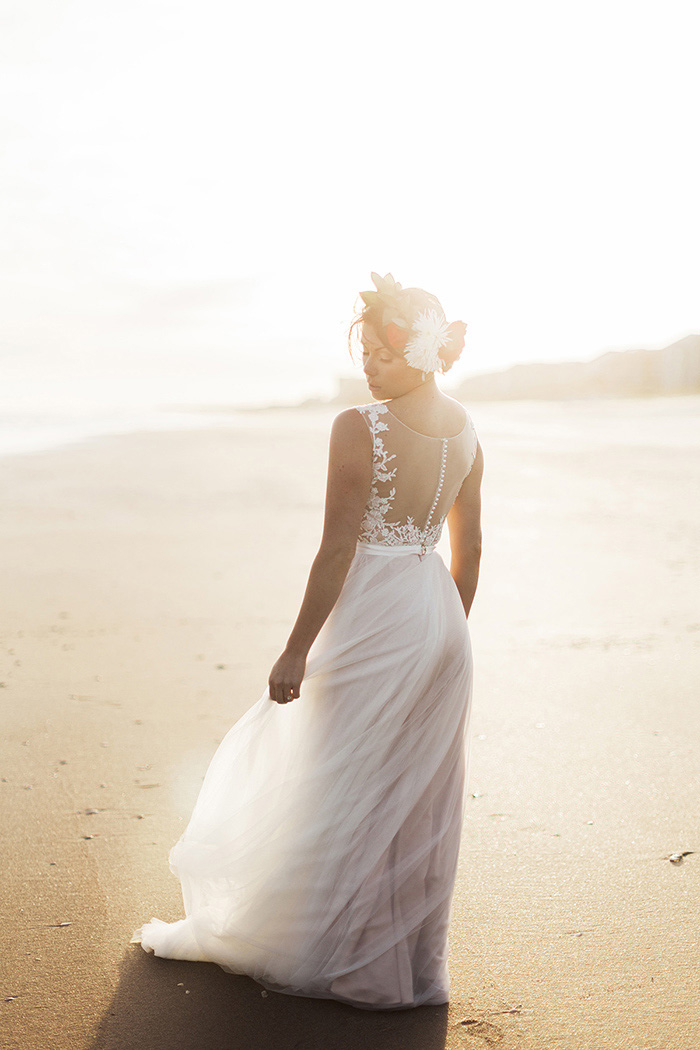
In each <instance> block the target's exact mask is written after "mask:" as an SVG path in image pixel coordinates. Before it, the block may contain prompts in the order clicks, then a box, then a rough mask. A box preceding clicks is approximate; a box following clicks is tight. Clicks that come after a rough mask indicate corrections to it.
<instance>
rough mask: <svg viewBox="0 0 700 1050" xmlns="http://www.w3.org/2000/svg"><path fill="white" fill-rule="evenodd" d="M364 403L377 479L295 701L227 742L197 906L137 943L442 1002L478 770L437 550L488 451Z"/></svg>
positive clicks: (207, 802) (181, 867) (207, 811)
mask: <svg viewBox="0 0 700 1050" xmlns="http://www.w3.org/2000/svg"><path fill="white" fill-rule="evenodd" d="M356 411H358V412H360V413H361V415H362V417H363V418H364V420H365V421H366V423H367V425H368V427H369V430H370V432H371V435H372V443H373V480H372V488H371V495H370V497H369V500H368V503H367V506H366V509H365V514H364V518H363V521H362V526H361V531H360V536H359V539H358V543H357V549H356V553H355V555H354V558H353V561H352V564H351V567H350V570H349V572H348V575H347V577H346V580H345V583H344V585H343V588H342V591H341V594H340V596H339V598H338V601H337V602H336V604H335V606H334V608H333V610H332V612H331V614H330V616H329V617H328V619H327V620H326V622H325V624H324V626H323V628H322V629H321V631H320V633H319V635H318V636H317V638H316V641H315V642H314V644H313V646H312V648H311V650H310V652H309V657H308V660H307V667H306V674H305V677H304V680H303V683H302V686H301V691H300V692H301V695H300V697H299V698H298V699H296V700H294V701H292V702H291V703H289V704H283V705H279V704H277V703H274V702H272V701H271V700H270V698H269V693H268V692H265V694H264V695H263V696H262V697H261V698H260V700H259V701H258V702H257V703H256V704H255V705H254V706H253V707H252V708H251V709H250V710H249V711H248V712H247V714H245V715H244V716H243V717H242V718H241V719H240V720H239V721H238V722H237V723H236V724H235V725H234V726H233V728H232V729H231V730H230V731H229V732H228V734H227V735H226V736H225V737H224V739H223V741H222V743H221V744H220V746H219V748H218V750H217V752H216V754H215V755H214V758H213V759H212V762H211V764H210V766H209V769H208V771H207V774H206V777H205V779H204V782H203V784H202V787H201V791H200V794H199V797H198V800H197V802H196V805H195V808H194V811H193V813H192V817H191V819H190V822H189V825H188V827H187V829H186V830H185V832H184V834H183V835H182V837H181V838H180V840H179V841H178V842H177V844H176V845H175V846H174V847H173V849H172V850H171V852H170V868H171V871H173V872H174V873H175V874H176V875H177V876H178V878H179V879H180V882H181V886H182V895H183V901H184V909H185V914H186V918H184V919H181V920H179V921H177V922H174V923H164V922H162V921H161V920H159V919H155V918H154V919H152V920H151V922H149V923H146V924H145V925H144V926H142V927H141V928H140V929H139V930H137V931H136V933H135V934H134V937H133V941H132V943H140V944H141V945H142V947H143V948H144V949H145V950H146V951H152V952H154V953H155V954H156V955H158V956H162V957H165V958H171V959H189V960H195V961H210V962H215V963H218V965H219V966H221V967H222V968H223V969H224V970H227V971H229V972H231V973H239V974H248V975H249V976H250V977H253V978H254V979H255V980H256V981H258V982H259V983H260V984H261V985H262V986H263V987H265V988H267V989H270V990H273V991H277V992H285V993H289V994H294V995H302V996H313V997H315V998H327V999H335V1000H340V1001H342V1002H346V1003H351V1004H352V1005H353V1006H357V1007H360V1008H363V1009H401V1008H406V1007H416V1006H420V1005H423V1004H438V1003H445V1002H447V1001H448V999H449V974H448V967H447V951H448V926H449V920H450V910H451V902H452V896H453V891H454V883H455V878H456V869H457V859H458V852H459V844H460V832H461V827H462V820H463V814H464V798H465V786H466V777H467V771H468V757H469V747H468V724H469V717H470V710H471V694H472V653H471V643H470V638H469V631H468V627H467V618H466V616H465V613H464V608H463V606H462V603H461V600H460V597H459V593H458V591H457V587H456V584H455V582H454V580H453V579H452V577H451V576H450V574H449V572H448V570H447V568H446V566H445V564H444V562H443V561H442V559H441V557H440V555H439V554H437V553H436V552H435V551H434V546H435V544H436V543H437V541H438V539H439V538H440V533H441V530H442V526H443V523H444V520H445V517H446V515H447V512H448V511H449V509H450V507H451V506H452V503H453V502H454V500H455V498H456V496H457V494H458V492H459V490H460V487H461V485H462V483H463V481H464V479H465V477H466V475H467V474H468V473H469V471H470V469H471V467H472V464H473V462H474V457H475V455H476V445H477V440H476V433H475V430H474V425H473V423H472V421H471V418H470V417H469V416H468V415H467V418H466V422H465V425H464V428H463V430H462V431H461V432H460V433H459V434H457V435H455V436H453V437H447V438H434V437H428V436H426V435H423V434H419V433H418V432H416V431H414V430H412V429H410V428H409V427H407V426H406V425H405V424H403V423H402V422H401V421H399V420H398V418H397V417H396V416H394V415H393V413H392V412H391V411H390V408H389V407H388V406H387V405H386V404H383V403H377V404H370V405H364V406H361V407H359V408H358V409H357V410H356Z"/></svg>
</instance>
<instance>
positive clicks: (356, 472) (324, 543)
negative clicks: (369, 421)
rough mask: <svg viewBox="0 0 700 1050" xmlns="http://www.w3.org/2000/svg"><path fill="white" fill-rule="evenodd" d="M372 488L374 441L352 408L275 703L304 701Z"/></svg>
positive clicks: (344, 418) (274, 682) (338, 432)
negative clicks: (311, 663) (319, 639)
mask: <svg viewBox="0 0 700 1050" xmlns="http://www.w3.org/2000/svg"><path fill="white" fill-rule="evenodd" d="M371 485H372V438H371V435H370V432H369V430H368V428H367V425H366V423H365V421H364V419H363V418H362V416H361V414H360V413H359V412H357V411H356V410H355V409H352V408H351V409H347V410H346V411H345V412H341V413H340V414H339V415H338V416H336V418H335V420H334V421H333V427H332V429H331V437H330V450H329V456H328V483H327V486H326V507H325V515H324V522H323V536H322V538H321V545H320V547H319V549H318V554H317V555H316V557H315V558H314V561H313V564H312V566H311V571H310V573H309V582H308V583H307V585H306V592H305V593H304V599H303V601H302V603H301V609H300V610H299V615H298V616H297V619H296V623H295V624H294V627H293V628H292V633H291V634H290V636H289V640H288V641H287V645H286V646H285V649H284V652H283V653H282V655H281V656H280V657H279V659H278V660H277V662H276V663H275V665H274V667H273V668H272V671H271V672H270V678H269V683H268V684H269V691H270V699H271V700H274V701H275V702H276V703H278V704H284V703H288V702H289V701H290V700H293V699H294V698H295V697H298V696H299V690H300V687H301V682H302V679H303V677H304V672H305V670H306V658H307V656H308V653H309V649H310V648H311V646H312V644H313V642H314V640H315V638H316V636H317V635H318V632H319V631H320V630H321V628H322V627H323V625H324V623H325V622H326V620H327V619H328V616H329V614H330V611H331V609H332V608H333V606H334V605H335V603H336V602H337V600H338V596H339V595H340V592H341V590H342V587H343V583H344V582H345V577H346V576H347V574H348V570H349V569H350V565H351V563H352V560H353V558H354V556H355V548H356V544H357V537H358V535H359V532H360V524H361V522H362V515H363V512H364V509H365V506H366V503H367V500H368V498H369V493H370V488H371Z"/></svg>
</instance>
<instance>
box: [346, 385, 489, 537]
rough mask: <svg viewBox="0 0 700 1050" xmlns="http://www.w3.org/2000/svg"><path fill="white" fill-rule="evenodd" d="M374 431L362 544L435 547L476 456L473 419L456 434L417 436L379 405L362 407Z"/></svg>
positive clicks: (371, 430) (468, 417) (362, 413)
mask: <svg viewBox="0 0 700 1050" xmlns="http://www.w3.org/2000/svg"><path fill="white" fill-rule="evenodd" d="M357 411H358V412H359V413H360V414H361V415H362V417H363V418H364V420H365V422H366V423H367V426H368V427H369V429H370V432H371V434H372V459H373V471H372V488H371V490H370V496H369V499H368V501H367V506H366V508H365V513H364V516H363V519H362V524H361V526H360V535H359V537H358V539H359V540H360V542H362V543H372V544H381V545H382V546H391V547H397V546H414V545H419V546H421V547H423V548H427V547H432V546H434V545H435V544H436V543H437V542H438V540H439V539H440V535H441V533H442V527H443V524H444V522H445V518H446V517H447V514H448V511H449V510H450V508H451V507H452V504H453V503H454V501H455V499H456V498H457V494H458V493H459V490H460V488H461V487H462V483H463V482H464V479H465V477H466V476H467V474H468V473H469V471H470V470H471V468H472V464H473V463H474V458H475V456H476V431H475V429H474V424H473V423H472V420H471V417H470V416H469V414H468V413H467V420H466V423H465V425H464V428H463V430H462V431H461V433H459V434H456V435H455V436H454V437H448V438H434V437H429V436H428V435H426V434H419V433H418V432H417V431H415V430H412V429H411V428H410V427H408V426H406V424H405V423H402V422H401V421H400V420H399V419H398V418H397V417H396V416H395V415H394V414H393V413H392V412H391V411H390V409H389V408H388V407H387V405H386V404H382V403H378V404H371V405H360V406H359V407H358V408H357Z"/></svg>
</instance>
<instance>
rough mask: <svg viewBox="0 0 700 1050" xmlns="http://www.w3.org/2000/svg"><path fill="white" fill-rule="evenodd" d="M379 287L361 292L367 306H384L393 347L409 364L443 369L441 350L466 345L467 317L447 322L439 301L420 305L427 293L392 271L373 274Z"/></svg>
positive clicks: (428, 369) (384, 321)
mask: <svg viewBox="0 0 700 1050" xmlns="http://www.w3.org/2000/svg"><path fill="white" fill-rule="evenodd" d="M372 280H373V281H374V284H375V287H376V291H374V290H372V291H369V292H360V296H361V297H362V299H363V301H364V303H365V304H366V305H367V306H372V307H382V314H381V323H382V327H383V328H384V330H385V332H386V337H387V340H388V342H389V344H390V346H391V347H392V348H393V349H394V350H402V351H403V354H404V357H405V359H406V362H407V364H409V365H411V367H412V368H419V369H420V370H421V372H423V374H424V375H425V374H426V373H427V372H444V371H445V368H446V366H447V360H446V358H445V357H443V356H441V355H440V351H441V350H449V351H450V352H451V354H450V356H452V352H454V357H456V356H457V355H458V354H459V351H460V350H462V348H463V347H464V333H465V331H466V327H467V326H466V324H465V323H464V321H453V322H452V324H448V323H447V321H446V319H445V315H444V313H443V312H442V308H441V307H440V304H439V303H437V301H436V306H435V307H434V308H429V309H421V307H422V306H424V304H425V293H424V292H421V290H420V289H417V288H406V289H403V288H402V287H401V285H400V284H398V283H397V282H396V281H395V280H394V278H393V277H392V276H391V274H390V273H388V274H387V275H386V277H380V275H379V274H378V273H373V274H372Z"/></svg>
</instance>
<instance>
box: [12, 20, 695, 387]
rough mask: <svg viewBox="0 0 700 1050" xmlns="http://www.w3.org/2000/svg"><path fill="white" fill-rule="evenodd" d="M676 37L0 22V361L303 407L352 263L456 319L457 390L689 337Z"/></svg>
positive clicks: (688, 73) (525, 27)
mask: <svg viewBox="0 0 700 1050" xmlns="http://www.w3.org/2000/svg"><path fill="white" fill-rule="evenodd" d="M699 18H700V16H699V14H698V7H697V3H696V0H689V2H673V0H670V2H666V3H664V4H661V3H656V4H644V5H641V4H639V3H638V2H627V0H624V2H621V0H587V2H586V3H585V4H583V3H580V4H577V5H573V4H567V3H562V2H561V0H552V2H550V0H547V2H544V0H530V2H528V3H523V2H522V0H519V2H507V3H505V2H498V0H481V2H479V3H470V2H468V0H461V2H456V0H453V2H449V3H448V2H442V0H435V2H433V3H431V4H427V3H425V2H423V3H416V2H411V0H400V2H394V0H388V2H382V0H372V2H367V0H360V2H356V3H351V4H342V3H330V2H328V0H323V2H309V0H300V2H297V3H294V4H292V3H289V2H288V0H286V2H284V3H274V4H270V3H265V2H264V0H263V2H260V0H255V2H252V0H251V2H250V3H247V4H242V3H238V2H236V0H225V2H224V0H197V2H194V0H187V2H185V0H119V2H114V0H112V2H106V0H72V2H69V0H0V49H1V51H0V54H1V56H2V72H1V74H0V133H1V135H2V143H3V151H2V168H1V171H0V209H1V213H0V214H1V216H2V228H3V233H2V237H1V238H0V293H1V294H2V300H3V307H2V326H3V332H2V336H1V341H0V362H2V363H3V367H4V369H5V370H6V371H7V373H8V374H10V375H15V376H23V375H24V373H25V372H26V370H27V369H28V368H29V367H30V366H31V367H35V368H37V369H38V373H39V374H40V375H41V376H43V377H45V378H46V377H53V376H63V377H64V379H65V378H66V377H68V379H70V377H71V376H75V377H83V378H85V377H89V376H93V377H95V376H117V375H119V374H121V375H123V376H124V377H126V380H127V381H128V382H133V381H134V379H135V376H136V375H137V373H138V371H139V369H141V368H142V369H143V371H144V374H146V373H148V375H150V376H151V377H153V376H156V377H157V376H158V375H159V374H162V375H163V378H164V388H163V389H164V392H165V394H166V395H173V396H174V395H175V394H176V393H177V391H178V390H179V389H180V386H183V385H184V386H183V388H184V387H189V388H190V389H191V391H192V393H193V395H194V394H201V395H202V396H204V389H205V387H206V385H207V383H209V382H210V381H212V380H214V381H215V383H216V381H218V382H219V383H220V385H221V389H222V393H223V392H224V391H225V393H226V395H227V396H228V395H230V394H231V393H232V390H233V387H235V386H236V384H237V383H241V384H243V386H245V385H246V384H249V385H250V384H252V385H253V386H254V385H256V384H258V385H259V384H260V383H261V382H262V383H264V381H265V378H266V376H267V377H270V376H271V375H272V374H273V373H274V377H275V379H276V380H277V381H278V382H279V381H280V380H281V379H284V380H285V381H286V380H288V381H289V383H290V384H292V382H293V381H295V382H297V383H299V384H300V385H301V387H303V386H304V384H305V383H307V385H308V382H311V385H313V382H312V380H313V377H314V376H321V375H323V376H325V375H330V374H332V373H333V372H337V371H339V370H341V369H342V368H344V367H345V362H346V357H345V348H344V331H345V328H346V326H347V323H348V322H349V320H350V319H351V317H352V311H353V307H354V304H355V299H356V295H357V292H358V290H359V289H361V288H367V287H369V286H370V280H369V274H370V271H371V270H378V271H380V272H381V273H385V272H387V271H391V272H392V273H393V274H394V277H395V278H396V279H397V280H398V281H400V282H401V283H403V284H404V285H405V286H407V285H422V286H423V287H426V288H428V289H429V290H430V291H432V292H434V293H435V294H437V295H438V296H439V297H440V299H441V300H442V302H443V305H444V307H445V310H446V312H447V315H448V320H453V319H455V318H458V317H459V318H463V319H464V320H465V321H467V323H468V326H469V327H468V329H467V347H466V351H465V354H464V357H463V360H462V362H460V364H459V365H458V368H457V369H455V373H454V374H455V375H456V376H457V377H459V376H463V375H466V374H469V373H473V372H479V371H486V370H489V369H492V368H499V367H504V366H506V365H508V364H511V363H513V362H515V361H520V360H533V359H538V360H545V359H560V358H561V359H586V358H591V357H594V356H596V355H597V354H598V353H601V352H603V351H604V350H607V349H619V348H623V347H632V346H648V347H652V346H662V345H665V344H667V343H670V342H672V341H673V340H675V339H677V338H680V337H681V336H683V335H685V334H686V333H687V332H689V331H698V330H700V295H699V294H698V288H700V263H699V261H698V258H699V257H698V244H699V243H700V204H699V202H698V167H697V161H696V158H695V155H694V154H695V150H696V148H697V127H698V113H699V109H700V107H699V101H700V88H699V87H698V78H697V40H698V34H697V29H698V20H699ZM203 377H206V382H205V381H204V379H203ZM310 377H311V378H310ZM307 381H308V382H307ZM178 383H179V384H180V386H178ZM241 389H242V387H241ZM290 389H291V385H290ZM222 399H223V398H222Z"/></svg>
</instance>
